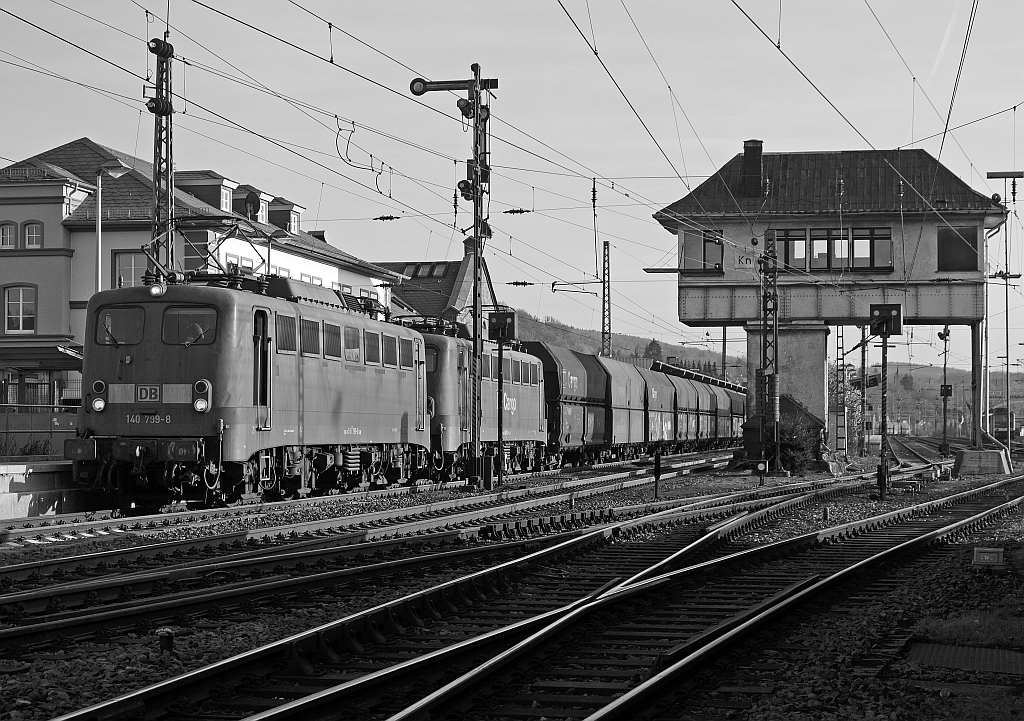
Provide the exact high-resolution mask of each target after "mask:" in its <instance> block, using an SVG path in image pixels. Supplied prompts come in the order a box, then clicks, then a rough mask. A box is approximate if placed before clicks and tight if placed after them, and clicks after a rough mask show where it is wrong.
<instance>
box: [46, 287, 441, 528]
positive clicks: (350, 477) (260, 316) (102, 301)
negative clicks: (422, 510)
mask: <svg viewBox="0 0 1024 721" xmlns="http://www.w3.org/2000/svg"><path fill="white" fill-rule="evenodd" d="M353 305H355V307H352V306H353ZM365 310H366V309H365V308H364V307H361V306H359V305H358V299H354V298H353V299H349V300H347V299H346V297H343V296H341V295H340V294H337V293H335V292H334V291H330V290H328V289H325V288H321V287H319V286H313V285H309V284H306V283H301V282H299V281H294V280H289V279H284V278H276V277H270V278H268V279H264V280H263V281H255V280H252V279H246V280H244V281H243V279H242V278H241V276H233V277H229V279H228V281H224V280H219V281H217V280H214V281H212V282H211V283H210V284H209V285H206V286H201V285H188V284H172V285H163V284H162V283H154V284H151V285H149V286H147V287H137V288H124V289H117V290H110V291H104V292H101V293H97V294H96V295H94V296H93V297H92V298H91V299H90V301H89V307H88V321H87V326H86V340H85V361H84V367H83V389H84V390H85V395H84V397H83V402H82V408H81V411H80V413H79V418H78V428H77V434H76V435H77V436H78V437H77V438H75V439H71V440H69V441H67V442H66V444H65V457H66V458H69V459H71V460H75V461H78V462H79V477H80V478H81V477H82V474H83V473H84V474H85V476H86V477H87V478H88V479H90V480H91V482H92V483H93V485H94V487H98V488H103V489H105V490H107V491H110V492H112V493H113V494H114V495H115V497H116V499H117V502H118V504H119V507H121V508H130V507H131V506H132V505H134V506H136V507H144V508H152V507H155V506H159V505H161V504H162V503H165V502H167V501H170V500H176V499H185V500H192V501H196V502H199V503H203V504H207V505H213V504H217V503H223V502H228V501H232V500H235V499H239V498H242V497H259V496H261V497H263V498H279V497H288V496H293V495H296V494H302V495H305V494H309V493H325V492H328V491H331V490H333V489H345V488H349V487H352V486H360V487H364V488H368V487H371V486H374V485H376V486H384V485H387V484H390V483H395V482H402V481H408V480H413V479H418V478H425V477H426V475H427V474H428V472H429V467H430V458H429V449H430V429H429V424H428V418H427V408H426V406H427V402H426V398H427V391H426V377H425V373H424V363H425V360H424V344H423V337H422V336H421V335H420V334H419V333H418V332H416V331H415V330H412V329H409V328H404V327H402V326H398V325H394V324H391V323H385V322H382V321H379V320H376V319H374V318H372V317H370V315H369V314H367V313H366V312H364V311H365Z"/></svg>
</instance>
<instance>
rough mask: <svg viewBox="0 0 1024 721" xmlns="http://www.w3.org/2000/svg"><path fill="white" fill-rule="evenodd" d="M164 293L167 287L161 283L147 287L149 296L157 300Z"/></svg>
mask: <svg viewBox="0 0 1024 721" xmlns="http://www.w3.org/2000/svg"><path fill="white" fill-rule="evenodd" d="M166 292H167V286H166V285H164V284H163V283H154V284H153V285H151V286H149V294H150V295H151V296H153V297H154V298H159V297H160V296H162V295H163V294H164V293H166Z"/></svg>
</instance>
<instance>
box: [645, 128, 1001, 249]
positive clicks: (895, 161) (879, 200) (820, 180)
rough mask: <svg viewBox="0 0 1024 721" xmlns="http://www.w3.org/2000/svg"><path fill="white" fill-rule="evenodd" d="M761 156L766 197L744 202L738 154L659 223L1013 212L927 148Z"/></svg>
mask: <svg viewBox="0 0 1024 721" xmlns="http://www.w3.org/2000/svg"><path fill="white" fill-rule="evenodd" d="M761 157H762V169H763V170H762V176H761V177H762V186H761V187H762V191H763V192H762V193H759V194H757V195H756V196H755V197H744V195H743V183H744V180H743V165H744V154H743V153H738V154H737V155H736V156H735V157H733V158H732V159H731V160H730V161H729V162H727V163H726V164H725V165H723V166H722V167H721V168H720V169H719V170H718V172H717V173H715V174H714V175H712V176H711V177H709V178H708V179H707V180H705V181H704V182H703V183H701V184H700V185H699V186H697V187H696V188H694V189H693V191H692V192H691V193H690V194H689V195H687V196H685V197H683V198H682V199H680V200H677V201H676V202H675V203H672V204H671V205H669V206H667V207H665V208H662V209H661V210H659V211H658V212H657V213H655V214H654V218H655V219H656V220H657V221H658V222H660V223H661V224H662V225H663V226H665V228H666V229H667V230H669V231H670V232H673V233H675V232H676V226H677V221H678V220H679V218H681V217H686V218H694V219H698V218H701V217H709V216H711V217H728V216H739V215H741V214H745V215H746V214H749V215H761V216H764V215H767V214H775V215H778V214H828V215H836V214H838V213H839V212H843V213H899V212H904V213H914V212H928V211H931V210H932V208H934V210H937V211H939V212H943V211H946V212H953V211H975V212H987V213H1000V214H1001V213H1004V212H1005V210H1004V209H1003V207H1002V206H1001V205H999V204H998V203H996V202H994V201H993V200H992V199H991V198H989V197H987V196H985V195H983V194H981V193H979V192H977V191H976V190H974V189H972V188H971V187H970V186H969V185H967V184H966V183H965V182H963V181H962V180H961V179H960V178H958V177H957V176H956V175H954V174H953V173H952V172H951V171H950V170H949V169H948V168H946V167H945V166H944V165H942V164H941V163H939V161H938V160H936V159H935V158H934V157H932V156H931V155H930V154H929V153H928V152H927V151H925V150H922V149H920V148H913V149H909V150H844V151H833V152H809V153H764V154H763V155H762V156H761ZM901 176H902V177H901ZM919 193H920V195H919ZM922 195H923V196H924V197H925V198H927V200H928V202H927V203H926V202H925V201H924V200H923V199H922V197H921V196H922ZM929 205H930V206H931V207H929Z"/></svg>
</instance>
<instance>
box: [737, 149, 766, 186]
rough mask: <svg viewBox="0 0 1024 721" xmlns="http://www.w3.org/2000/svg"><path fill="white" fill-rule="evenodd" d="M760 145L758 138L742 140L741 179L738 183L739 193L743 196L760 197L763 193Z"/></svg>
mask: <svg viewBox="0 0 1024 721" xmlns="http://www.w3.org/2000/svg"><path fill="white" fill-rule="evenodd" d="M762 145H763V143H762V142H761V141H760V140H744V141H743V181H742V184H741V185H740V194H741V195H742V197H744V198H760V197H761V196H762V195H764V169H763V167H762V163H761V146H762Z"/></svg>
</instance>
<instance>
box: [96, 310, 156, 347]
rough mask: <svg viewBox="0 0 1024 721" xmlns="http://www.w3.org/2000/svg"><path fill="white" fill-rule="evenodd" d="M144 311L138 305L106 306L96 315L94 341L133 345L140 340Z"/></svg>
mask: <svg viewBox="0 0 1024 721" xmlns="http://www.w3.org/2000/svg"><path fill="white" fill-rule="evenodd" d="M145 327H146V311H144V310H143V309H142V308H139V307H138V306H107V307H105V308H100V310H99V313H97V315H96V343H97V344H99V345H112V346H122V345H135V344H136V343H138V342H140V341H141V340H142V334H143V331H144V330H145Z"/></svg>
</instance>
